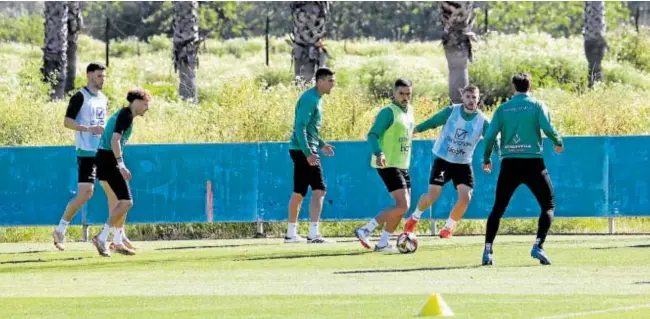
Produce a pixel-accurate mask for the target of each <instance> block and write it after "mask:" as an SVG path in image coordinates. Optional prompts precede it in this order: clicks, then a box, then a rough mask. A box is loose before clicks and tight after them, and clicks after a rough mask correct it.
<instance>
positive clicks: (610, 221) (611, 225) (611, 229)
mask: <svg viewBox="0 0 650 319" xmlns="http://www.w3.org/2000/svg"><path fill="white" fill-rule="evenodd" d="M607 221H608V226H609V227H608V228H609V234H610V235H612V234H614V232H616V229H615V228H614V217H609V218H607Z"/></svg>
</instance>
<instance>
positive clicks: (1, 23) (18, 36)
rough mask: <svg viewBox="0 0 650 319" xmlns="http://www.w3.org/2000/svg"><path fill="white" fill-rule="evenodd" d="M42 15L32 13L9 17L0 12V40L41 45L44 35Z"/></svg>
mask: <svg viewBox="0 0 650 319" xmlns="http://www.w3.org/2000/svg"><path fill="white" fill-rule="evenodd" d="M43 28H44V25H43V16H42V15H37V14H32V15H24V16H19V17H9V16H7V15H5V14H0V41H1V42H19V43H26V44H31V45H37V46H42V45H43V39H44V36H45V31H44V29H43Z"/></svg>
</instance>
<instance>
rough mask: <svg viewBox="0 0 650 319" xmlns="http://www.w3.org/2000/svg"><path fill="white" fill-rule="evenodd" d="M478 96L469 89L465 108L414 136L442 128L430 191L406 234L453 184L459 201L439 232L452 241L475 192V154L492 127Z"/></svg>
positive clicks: (450, 110) (440, 116) (447, 112)
mask: <svg viewBox="0 0 650 319" xmlns="http://www.w3.org/2000/svg"><path fill="white" fill-rule="evenodd" d="M479 95H480V91H479V89H478V88H477V87H475V86H467V87H465V88H464V89H463V90H462V100H463V104H459V105H451V106H448V107H446V108H445V109H443V110H442V111H440V112H438V113H436V114H435V115H434V116H433V117H431V118H430V119H428V120H426V121H425V122H423V123H421V124H419V125H418V126H416V127H415V131H414V133H421V132H425V131H426V130H430V129H434V128H436V127H438V126H441V125H443V128H442V131H441V132H440V135H438V138H437V139H436V141H435V143H434V145H433V156H434V160H433V165H432V167H431V174H430V175H429V191H428V193H426V194H423V195H422V196H421V197H420V200H419V201H418V206H417V208H416V209H415V212H414V213H413V215H411V217H410V218H409V219H408V220H407V221H406V224H405V225H404V232H407V233H412V232H413V231H414V230H415V226H416V225H417V223H418V222H419V221H420V216H421V215H422V212H424V211H425V210H427V209H428V208H429V207H431V205H433V203H434V202H435V201H436V200H437V199H438V197H440V193H441V192H442V187H443V186H444V185H445V184H446V183H447V182H449V181H453V183H454V188H455V189H456V190H457V191H458V201H456V204H455V205H454V207H453V208H452V210H451V213H450V214H449V219H448V220H447V224H446V225H445V227H444V228H443V229H442V230H441V231H440V237H441V238H449V237H451V234H452V231H453V229H454V226H455V225H456V223H457V222H458V221H459V220H460V219H461V218H462V217H463V215H464V214H465V211H466V210H467V206H468V205H469V202H470V200H471V198H472V190H473V189H474V171H473V170H472V158H473V156H474V150H475V149H476V145H477V144H478V142H479V141H480V140H481V136H482V135H483V134H484V133H485V131H486V130H487V128H488V125H489V124H490V123H489V121H488V120H487V118H486V117H485V115H484V114H483V112H481V111H480V110H479V109H478V101H479Z"/></svg>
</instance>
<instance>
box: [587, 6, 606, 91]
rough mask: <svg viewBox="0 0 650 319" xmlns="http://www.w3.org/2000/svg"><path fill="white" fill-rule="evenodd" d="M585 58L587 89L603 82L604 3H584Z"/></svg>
mask: <svg viewBox="0 0 650 319" xmlns="http://www.w3.org/2000/svg"><path fill="white" fill-rule="evenodd" d="M584 37H585V56H586V57H587V62H588V64H589V71H588V74H589V88H592V87H593V86H594V83H596V82H600V81H602V80H603V71H602V68H601V63H602V62H603V57H604V56H605V50H606V49H607V41H606V40H605V1H586V2H585V24H584Z"/></svg>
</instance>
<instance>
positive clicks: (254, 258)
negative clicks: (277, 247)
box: [235, 251, 370, 261]
mask: <svg viewBox="0 0 650 319" xmlns="http://www.w3.org/2000/svg"><path fill="white" fill-rule="evenodd" d="M368 253H370V252H368V251H360V252H354V253H340V254H334V253H323V254H312V255H281V256H267V257H252V258H244V259H235V261H253V260H276V259H301V258H320V257H339V256H359V255H364V254H368Z"/></svg>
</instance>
